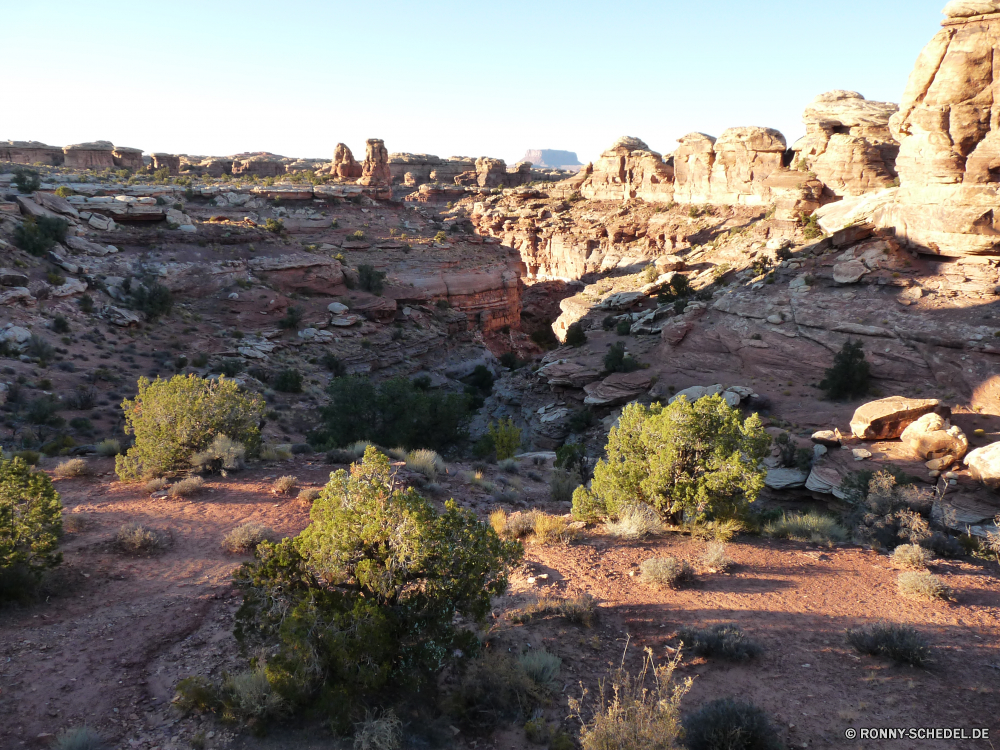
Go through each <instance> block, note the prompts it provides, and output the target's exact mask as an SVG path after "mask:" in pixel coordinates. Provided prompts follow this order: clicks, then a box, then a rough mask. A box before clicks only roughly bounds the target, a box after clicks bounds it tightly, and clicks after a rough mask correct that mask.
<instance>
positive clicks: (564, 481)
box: [549, 469, 583, 503]
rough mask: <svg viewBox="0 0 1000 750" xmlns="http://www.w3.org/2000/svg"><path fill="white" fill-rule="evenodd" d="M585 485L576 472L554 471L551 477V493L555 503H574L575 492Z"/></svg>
mask: <svg viewBox="0 0 1000 750" xmlns="http://www.w3.org/2000/svg"><path fill="white" fill-rule="evenodd" d="M581 484H583V481H582V480H581V479H580V475H579V474H578V473H577V472H575V471H566V470H565V469H553V470H552V475H551V476H550V477H549V491H550V492H551V495H552V500H553V502H557V503H570V502H572V501H573V490H575V489H576V488H577V487H579V486H580V485H581Z"/></svg>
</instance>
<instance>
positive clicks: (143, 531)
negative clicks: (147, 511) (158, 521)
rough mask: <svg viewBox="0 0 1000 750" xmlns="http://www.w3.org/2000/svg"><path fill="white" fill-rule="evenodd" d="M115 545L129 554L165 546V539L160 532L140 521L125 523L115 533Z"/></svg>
mask: <svg viewBox="0 0 1000 750" xmlns="http://www.w3.org/2000/svg"><path fill="white" fill-rule="evenodd" d="M115 546H116V547H117V548H118V549H119V551H121V552H127V553H130V554H137V553H140V552H156V551H157V550H160V549H163V547H165V546H166V540H165V539H164V537H163V535H162V534H161V533H160V532H158V531H156V530H155V529H151V528H149V527H148V526H143V525H142V524H141V523H126V524H122V526H121V528H119V529H118V533H117V534H115Z"/></svg>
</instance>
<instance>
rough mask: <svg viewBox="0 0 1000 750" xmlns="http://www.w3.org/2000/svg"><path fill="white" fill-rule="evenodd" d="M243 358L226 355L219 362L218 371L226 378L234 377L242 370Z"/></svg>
mask: <svg viewBox="0 0 1000 750" xmlns="http://www.w3.org/2000/svg"><path fill="white" fill-rule="evenodd" d="M243 366H244V365H243V360H242V359H236V358H235V357H227V358H226V359H223V360H222V362H221V363H220V364H219V372H221V373H222V374H223V375H225V376H226V377H227V378H235V377H236V376H237V375H239V374H240V373H241V372H243Z"/></svg>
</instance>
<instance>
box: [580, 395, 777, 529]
mask: <svg viewBox="0 0 1000 750" xmlns="http://www.w3.org/2000/svg"><path fill="white" fill-rule="evenodd" d="M770 446H771V436H770V435H768V434H767V433H766V432H764V428H763V427H762V425H761V422H760V418H759V417H758V416H757V415H756V414H754V415H752V416H750V417H748V418H747V419H745V420H743V419H741V415H740V412H739V410H738V409H735V408H733V407H731V406H729V405H728V404H727V403H726V402H725V400H724V399H723V398H722V397H721V396H709V397H706V398H702V399H699V400H698V401H695V402H694V403H691V402H689V401H688V400H687V399H685V398H681V399H677V400H676V401H674V403H672V404H670V405H669V406H662V405H661V404H658V403H656V404H653V405H652V406H649V407H645V406H643V405H641V404H638V403H632V404H629V405H628V406H626V407H625V409H624V411H623V412H622V415H621V417H620V419H619V421H618V426H617V427H613V428H612V429H611V432H610V433H609V435H608V442H607V446H606V454H607V460H601V461H598V462H597V465H596V466H595V467H594V481H593V483H592V485H591V488H590V489H587V488H586V487H578V488H577V490H576V491H575V492H574V493H573V507H574V516H575V517H578V518H583V517H593V516H594V515H595V514H596V515H597V516H608V517H611V518H616V517H617V515H618V514H619V513H620V512H621V511H622V510H623V509H624V508H626V507H628V506H629V505H634V504H636V503H646V504H648V505H650V506H652V507H653V508H655V509H656V510H657V511H658V512H659V513H660V514H661V515H662V516H664V517H667V518H671V519H673V520H677V521H680V520H684V521H688V522H691V521H696V520H699V519H708V520H723V519H726V518H734V517H740V516H741V515H742V514H744V513H745V512H746V511H747V509H748V507H749V505H750V504H751V503H753V502H754V501H755V500H756V499H757V496H758V495H759V494H760V491H761V490H762V489H763V488H764V476H765V474H766V471H765V470H764V469H762V468H760V467H759V466H758V464H760V462H761V461H763V459H764V456H766V455H767V453H768V450H769V449H770ZM578 506H579V510H578Z"/></svg>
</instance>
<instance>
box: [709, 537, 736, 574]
mask: <svg viewBox="0 0 1000 750" xmlns="http://www.w3.org/2000/svg"><path fill="white" fill-rule="evenodd" d="M701 562H702V564H703V565H704V566H705V567H706V568H708V569H709V570H711V571H712V572H713V573H721V572H723V571H726V570H729V568H731V567H732V566H733V565H734V564H735V563H734V562H733V560H732V559H731V558H730V557H729V555H727V554H726V545H725V544H723V543H722V542H709V544H708V546H707V547H705V553H704V554H703V555H702V558H701Z"/></svg>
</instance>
